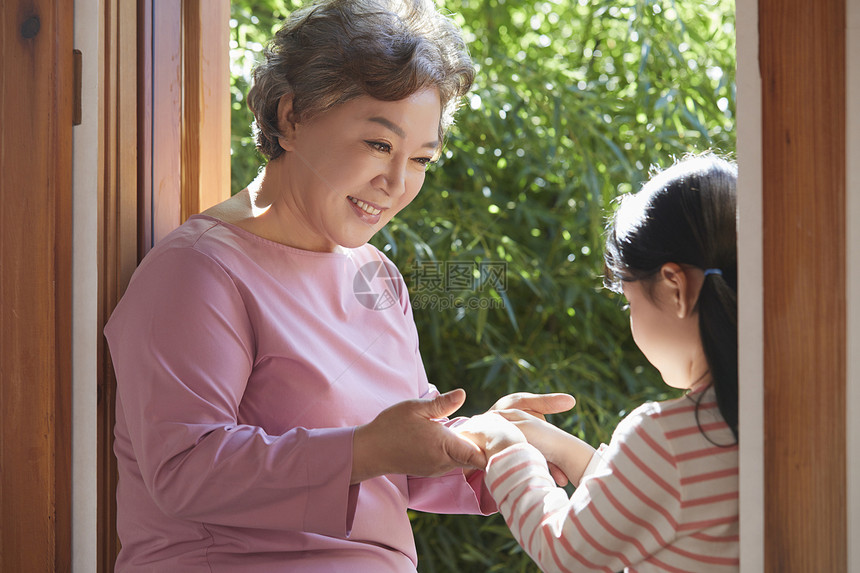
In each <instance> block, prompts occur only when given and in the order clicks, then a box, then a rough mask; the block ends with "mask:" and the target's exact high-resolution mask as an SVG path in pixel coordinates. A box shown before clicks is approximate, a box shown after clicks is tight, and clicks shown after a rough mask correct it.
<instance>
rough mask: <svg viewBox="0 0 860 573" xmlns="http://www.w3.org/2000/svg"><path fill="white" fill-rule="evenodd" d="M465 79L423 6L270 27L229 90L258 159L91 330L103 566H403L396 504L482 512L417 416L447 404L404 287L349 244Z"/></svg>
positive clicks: (406, 557) (421, 150) (337, 0)
mask: <svg viewBox="0 0 860 573" xmlns="http://www.w3.org/2000/svg"><path fill="white" fill-rule="evenodd" d="M472 78H473V69H472V65H471V62H470V60H469V57H468V54H467V52H466V49H465V46H464V43H463V40H462V38H461V36H460V33H459V31H458V30H457V28H456V27H455V26H454V25H453V23H452V22H451V21H450V20H449V19H448V18H446V17H444V16H442V15H440V14H439V13H438V12H437V11H436V10H435V8H433V7H432V5H431V3H430V0H399V1H398V0H328V1H323V2H319V3H317V4H314V5H312V6H309V7H308V8H306V9H303V10H300V11H297V12H295V13H294V14H292V16H291V17H290V18H289V19H288V21H287V22H286V23H285V25H284V27H283V28H282V29H281V30H280V31H279V32H278V33H277V35H276V36H275V38H274V40H273V42H272V45H271V46H270V49H269V51H268V52H267V54H266V61H265V62H263V63H262V64H260V66H259V67H258V68H257V69H256V71H255V75H254V86H253V88H252V89H251V91H250V93H249V95H248V102H249V105H250V107H251V109H252V110H253V112H254V114H255V117H256V127H257V141H258V147H259V149H260V151H261V152H262V153H263V154H264V155H265V156H266V157H267V158H268V159H269V161H268V163H267V165H266V166H265V168H264V170H263V171H262V172H261V175H260V177H258V179H257V180H256V181H255V182H254V183H253V184H251V185H250V186H249V188H248V189H246V190H244V191H242V192H241V193H239V194H237V195H235V196H233V197H232V198H230V199H228V200H227V201H225V202H223V203H221V204H220V205H217V206H215V207H213V208H212V209H210V210H208V211H207V212H206V213H204V214H202V215H197V216H193V217H191V218H190V219H189V220H188V221H187V222H186V223H185V224H183V225H182V226H181V227H179V228H178V229H177V230H176V231H174V232H173V233H172V234H171V235H169V236H168V237H166V238H165V239H164V240H163V241H162V242H161V243H159V244H158V245H157V246H156V247H155V248H154V249H153V250H152V252H151V253H150V254H149V255H148V256H147V257H146V259H145V260H144V261H143V262H142V264H141V265H140V268H139V269H138V270H137V272H136V273H135V275H134V277H133V279H132V281H131V284H130V285H129V288H128V290H127V292H126V294H125V296H124V297H123V299H122V301H121V302H120V304H119V305H118V307H117V309H116V310H115V312H114V314H113V316H112V317H111V319H110V322H109V324H108V325H107V327H106V329H105V334H106V336H107V339H108V342H109V345H110V350H111V355H112V358H113V362H114V366H115V369H116V373H117V384H118V394H117V423H116V429H115V434H116V442H115V452H116V456H117V460H118V468H119V486H118V490H117V505H118V523H117V528H118V531H119V536H120V540H121V542H122V550H121V552H120V554H119V557H118V560H117V564H116V570H117V571H120V572H128V571H182V572H185V573H193V572H197V571H201V572H202V571H206V572H212V571H242V572H243V573H249V572H250V573H253V572H263V571H265V572H273V571H291V572H301V571H349V572H350V573H362V572H367V573H371V572H372V573H385V572H403V571H415V568H416V564H417V556H416V551H415V545H414V541H413V538H412V531H411V528H410V524H409V519H408V517H407V511H406V510H407V508H414V509H419V510H423V511H432V512H449V513H484V514H486V513H489V512H492V511H495V505H494V504H493V502H492V500H491V498H490V497H489V496H488V495H487V492H486V491H485V490H484V489H483V486H482V481H483V480H482V474H481V473H475V472H474V471H473V470H471V469H470V468H482V467H484V465H485V459H484V457H483V454H482V453H481V451H480V450H479V449H478V448H477V447H475V446H474V445H472V444H471V443H469V442H467V441H465V440H463V439H461V438H459V437H457V435H456V434H455V433H454V432H453V431H452V430H451V429H450V428H449V424H445V423H443V421H441V420H440V419H442V418H445V417H446V416H449V415H450V414H452V413H453V412H454V411H455V410H456V409H457V408H459V406H460V405H461V404H462V402H463V400H464V393H463V392H462V391H461V390H458V391H453V392H449V393H447V394H442V395H440V394H439V393H438V392H437V391H436V390H435V388H434V387H433V386H432V385H430V384H429V383H428V381H427V378H426V375H425V373H424V367H423V365H422V362H421V357H420V355H419V350H418V338H417V334H416V329H415V325H414V323H413V319H412V312H411V307H410V304H409V299H408V295H407V292H406V288H405V285H404V283H403V279H402V277H401V275H400V273H399V272H398V271H397V270H396V268H394V267H393V265H391V263H390V262H389V261H388V260H387V259H386V258H385V256H384V255H383V254H382V253H380V252H379V251H378V250H377V249H375V248H374V247H372V246H370V245H368V244H367V241H368V240H369V239H370V238H371V237H372V236H373V235H374V233H376V232H377V231H379V229H381V228H382V227H383V226H384V225H385V224H386V223H387V222H388V221H390V220H391V218H392V217H393V216H394V215H395V214H397V213H398V212H399V211H400V210H401V209H403V208H404V207H405V206H406V205H408V204H409V203H410V202H411V201H412V200H413V199H414V198H415V196H416V195H417V193H418V191H419V190H420V189H421V185H422V183H423V182H424V175H425V169H426V167H427V165H428V164H429V163H431V162H432V161H433V160H434V159H435V158H436V157H437V156H438V155H439V152H440V148H441V145H442V137H443V134H444V131H445V128H446V126H448V125H449V124H450V122H451V117H452V113H453V111H454V109H455V107H456V105H457V103H458V102H459V100H460V99H461V98H462V96H463V95H464V94H465V93H466V92H467V90H468V89H469V87H470V85H471V83H472ZM374 280H375V281H377V283H373V281H374ZM379 281H382V282H379ZM356 284H369V285H372V284H377V286H379V285H385V288H384V289H380V290H383V291H384V294H386V295H387V296H388V299H387V303H386V304H368V299H367V297H366V295H367V292H364V291H363V290H362V289H356V287H355V285H356ZM358 291H362V292H358ZM377 302H379V301H377ZM501 405H502V406H504V407H511V406H516V407H520V408H527V409H530V410H533V411H537V412H549V411H558V410H561V409H566V408H568V407H570V406H571V403H570V398H569V397H567V396H549V397H540V396H525V397H522V396H516V395H515V396H513V397H508V398H507V399H503V401H502V404H501ZM464 468H466V470H467V471H466V473H465V474H464ZM427 476H435V477H427ZM467 476H468V477H467Z"/></svg>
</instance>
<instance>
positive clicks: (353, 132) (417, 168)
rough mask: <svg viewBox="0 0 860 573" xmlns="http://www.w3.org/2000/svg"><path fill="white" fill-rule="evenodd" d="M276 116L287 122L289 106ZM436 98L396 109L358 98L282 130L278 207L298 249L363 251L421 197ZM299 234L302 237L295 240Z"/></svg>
mask: <svg viewBox="0 0 860 573" xmlns="http://www.w3.org/2000/svg"><path fill="white" fill-rule="evenodd" d="M282 107H284V108H285V109H283V110H282V113H283V115H282V114H281V113H279V115H280V116H281V117H283V118H285V117H287V112H288V111H289V100H285V103H284V104H282ZM441 111H442V110H441V104H440V100H439V94H438V92H437V91H436V90H435V89H426V90H423V91H419V92H417V93H415V94H413V95H411V96H409V97H407V98H406V99H403V100H399V101H380V100H376V99H373V98H370V97H360V98H357V99H354V100H351V101H349V102H347V103H344V104H341V105H339V106H337V107H335V108H333V109H331V110H328V111H326V112H323V113H321V114H319V115H318V116H316V117H313V118H312V119H310V120H309V121H307V122H302V121H299V122H298V123H295V124H289V123H288V122H286V121H283V122H282V126H283V127H285V128H286V129H282V133H283V134H284V136H283V137H282V138H281V139H280V143H281V146H282V147H283V148H284V150H285V151H286V153H285V154H284V155H283V156H282V157H281V158H278V160H276V161H284V162H285V164H284V165H283V170H284V174H283V176H282V177H280V178H279V179H280V181H281V185H282V188H281V190H280V200H282V201H283V202H284V205H283V206H285V207H286V208H287V209H288V210H289V211H290V212H291V213H292V217H291V219H292V220H293V223H295V224H296V228H295V229H292V230H291V232H290V234H291V235H294V236H293V241H291V242H292V243H293V244H294V246H297V247H299V248H303V249H307V250H313V251H332V250H334V249H335V248H336V247H337V246H338V245H340V246H342V247H348V248H354V247H358V246H361V245H363V244H365V243H366V242H367V241H368V240H369V239H370V238H371V237H372V236H373V235H374V234H375V233H376V232H377V231H378V230H379V229H381V228H382V227H383V226H385V224H386V223H388V221H390V220H391V218H392V217H393V216H394V215H396V214H397V213H398V212H399V211H400V210H401V209H403V208H404V207H405V206H406V205H408V204H409V203H410V202H411V201H412V200H413V199H414V198H415V196H416V195H418V191H420V189H421V185H422V184H423V183H424V176H425V170H426V167H427V164H428V163H430V162H431V161H432V160H433V159H434V158H435V157H436V155H437V154H438V151H439V148H440V146H441V142H440V141H439V121H440V117H441ZM296 234H297V235H298V236H296Z"/></svg>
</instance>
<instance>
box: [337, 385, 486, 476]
mask: <svg viewBox="0 0 860 573" xmlns="http://www.w3.org/2000/svg"><path fill="white" fill-rule="evenodd" d="M465 399H466V392H464V391H463V390H452V391H451V392H447V393H445V394H441V395H439V396H437V397H436V398H433V399H432V400H427V399H424V400H407V401H405V402H400V403H398V404H395V405H394V406H391V407H390V408H387V409H385V410H383V411H382V412H380V413H379V415H378V416H376V418H374V419H373V421H372V422H370V423H369V424H365V425H363V426H359V427H358V428H356V430H355V434H354V436H353V454H352V456H353V459H352V479H351V483H354V484H355V483H359V482H362V481H364V480H366V479H370V478H373V477H376V476H380V475H384V474H409V475H413V476H436V475H442V474H445V473H448V472H449V471H451V470H452V469H454V468H480V469H483V468H484V467H485V466H486V462H487V460H486V457H485V456H484V454H483V453H482V452H481V450H480V449H479V448H478V447H477V446H476V445H475V444H473V443H472V442H470V441H469V440H467V439H465V438H461V437H460V436H458V435H457V433H455V432H454V431H452V430H451V429H449V428H447V427H445V426H444V425H442V424H441V423H440V422H439V421H438V419H439V418H445V417H447V416H450V415H451V414H453V413H454V412H455V411H456V410H457V409H458V408H459V407H460V406H462V405H463V401H464V400H465Z"/></svg>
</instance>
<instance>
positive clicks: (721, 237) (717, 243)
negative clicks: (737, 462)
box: [604, 153, 738, 439]
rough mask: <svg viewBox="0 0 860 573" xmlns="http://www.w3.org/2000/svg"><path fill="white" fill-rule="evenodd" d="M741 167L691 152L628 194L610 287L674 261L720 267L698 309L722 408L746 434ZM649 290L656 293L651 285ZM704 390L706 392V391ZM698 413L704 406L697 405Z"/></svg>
mask: <svg viewBox="0 0 860 573" xmlns="http://www.w3.org/2000/svg"><path fill="white" fill-rule="evenodd" d="M736 188H737V166H736V165H735V164H734V163H732V162H729V161H726V160H724V159H721V158H719V157H717V156H716V155H713V154H710V153H708V154H705V155H700V156H694V157H688V158H685V159H684V160H681V161H679V162H677V163H675V164H674V165H673V166H672V167H670V168H668V169H666V170H665V171H662V172H660V173H658V174H657V175H656V176H655V177H654V178H653V179H651V181H649V182H648V183H647V184H645V186H644V187H643V188H642V190H641V191H639V192H638V193H636V194H634V195H625V196H623V197H622V198H621V199H620V205H619V206H618V209H617V210H616V211H615V214H614V215H613V216H612V217H611V218H610V221H609V225H608V229H607V238H606V252H605V254H604V263H605V264H604V272H605V275H604V284H605V285H606V286H607V287H608V288H610V289H612V290H613V291H615V292H620V291H621V283H622V282H626V281H643V280H647V279H650V278H652V277H653V276H654V275H656V274H657V273H658V271H659V270H660V269H661V268H662V266H663V265H664V264H666V263H677V264H680V265H691V266H694V267H698V268H700V269H719V271H720V272H721V273H722V274H721V275H720V274H717V273H712V274H708V275H706V276H705V281H704V284H703V285H702V290H701V291H700V293H699V299H698V301H697V302H696V305H697V307H696V309H697V310H698V313H699V333H700V335H701V337H702V346H703V347H704V351H705V358H706V359H707V362H708V367H709V368H710V372H711V378H712V382H711V384H712V385H713V387H714V391H715V393H716V397H717V406H718V407H719V410H720V413H721V414H722V416H723V419H724V420H725V421H726V423H727V424H728V425H729V427H730V428H731V430H732V433H733V434H734V436H735V439H737V437H738V302H737V290H738V274H737V273H738V271H737V190H736ZM646 292H648V291H647V290H646ZM703 394H704V393H702V394H700V398H699V399H700V400H701V396H702V395H703ZM697 415H698V409H697Z"/></svg>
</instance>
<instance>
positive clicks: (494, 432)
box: [455, 412, 526, 460]
mask: <svg viewBox="0 0 860 573" xmlns="http://www.w3.org/2000/svg"><path fill="white" fill-rule="evenodd" d="M455 431H456V432H457V433H458V434H460V435H461V436H462V437H464V438H466V439H468V440H469V441H471V442H472V443H474V444H475V445H476V446H478V447H479V448H481V451H483V452H484V455H486V456H487V460H489V459H490V457H492V456H494V455H495V454H497V453H499V452H501V451H502V450H504V449H505V448H508V447H510V446H513V445H514V444H522V443H525V442H526V437H525V436H524V435H523V433H522V432H521V431H520V430H519V429H517V427H516V426H515V425H514V424H512V423H511V422H509V421H507V420H506V419H504V418H503V417H502V416H500V415H499V414H498V413H497V412H487V413H486V414H481V415H479V416H472V417H471V418H469V419H468V420H466V421H465V422H463V423H462V424H460V425H459V426H457V427H456V428H455Z"/></svg>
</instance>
